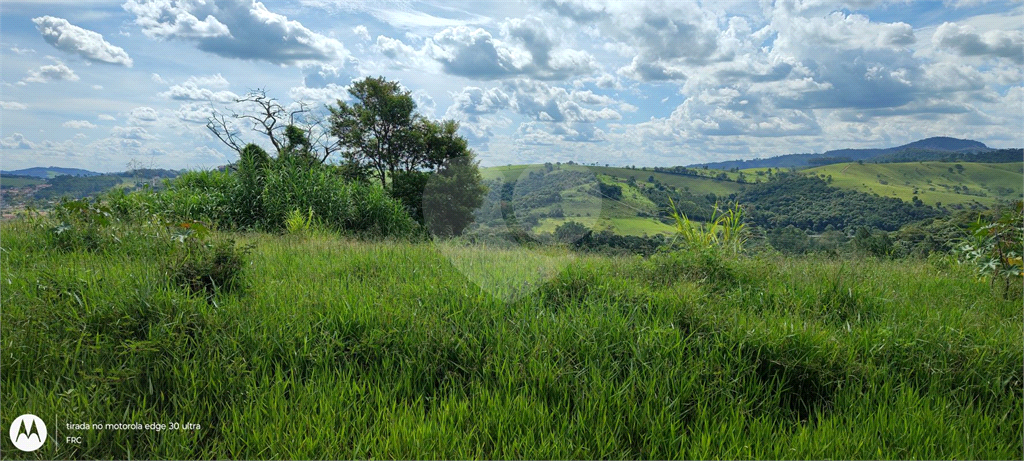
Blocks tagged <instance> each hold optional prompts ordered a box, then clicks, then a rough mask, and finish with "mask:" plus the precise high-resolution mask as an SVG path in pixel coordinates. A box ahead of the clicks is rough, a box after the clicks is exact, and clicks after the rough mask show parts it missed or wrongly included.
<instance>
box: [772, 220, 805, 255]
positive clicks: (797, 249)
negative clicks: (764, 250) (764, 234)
mask: <svg viewBox="0 0 1024 461" xmlns="http://www.w3.org/2000/svg"><path fill="white" fill-rule="evenodd" d="M768 243H769V244H771V246H772V248H775V249H776V250H779V251H781V252H783V253H788V254H804V253H807V252H808V251H811V249H812V248H813V244H812V243H811V238H810V237H808V236H807V233H806V232H804V231H802V230H800V229H797V228H796V227H793V225H792V224H790V225H788V226H786V227H777V228H775V229H772V230H771V231H769V232H768Z"/></svg>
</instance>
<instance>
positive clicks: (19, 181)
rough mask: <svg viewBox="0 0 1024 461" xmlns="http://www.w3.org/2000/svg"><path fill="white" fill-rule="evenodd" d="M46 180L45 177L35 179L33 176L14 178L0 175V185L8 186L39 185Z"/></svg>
mask: <svg viewBox="0 0 1024 461" xmlns="http://www.w3.org/2000/svg"><path fill="white" fill-rule="evenodd" d="M44 182H46V180H44V179H33V178H12V177H9V176H3V177H0V186H3V187H5V188H7V187H15V188H17V187H25V186H37V185H39V184H42V183H44Z"/></svg>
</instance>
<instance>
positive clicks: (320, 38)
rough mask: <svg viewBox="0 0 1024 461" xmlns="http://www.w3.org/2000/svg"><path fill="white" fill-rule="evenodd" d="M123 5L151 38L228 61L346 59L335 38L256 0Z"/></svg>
mask: <svg viewBox="0 0 1024 461" xmlns="http://www.w3.org/2000/svg"><path fill="white" fill-rule="evenodd" d="M123 7H124V9H125V10H126V11H128V12H129V13H132V14H134V15H135V23H136V24H137V25H139V26H140V27H142V32H143V33H144V34H146V35H147V36H149V37H152V38H157V39H181V40H187V41H192V42H194V43H195V44H196V46H197V47H198V48H199V49H200V50H203V51H206V52H208V53H213V54H216V55H218V56H223V57H226V58H234V59H245V60H263V61H267V62H271V63H274V64H297V63H301V62H308V61H318V62H332V61H337V60H342V59H344V58H345V57H347V56H348V55H349V53H348V51H347V50H346V49H345V46H344V45H343V44H342V43H341V42H339V41H338V40H335V39H333V38H329V37H326V36H324V35H321V34H318V33H316V32H313V31H311V30H309V29H308V28H306V27H305V26H303V25H302V24H301V23H299V22H298V21H294V20H289V19H288V18H287V17H286V16H284V15H281V14H277V13H274V12H271V11H270V10H268V9H267V8H266V6H264V5H263V3H260V2H257V1H255V0H233V1H220V2H215V1H200V0H192V1H181V2H178V1H174V0H155V1H150V2H145V1H142V0H128V1H127V2H126V3H125V4H124V5H123ZM200 18H202V19H200Z"/></svg>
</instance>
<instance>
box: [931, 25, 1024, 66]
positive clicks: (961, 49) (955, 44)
mask: <svg viewBox="0 0 1024 461" xmlns="http://www.w3.org/2000/svg"><path fill="white" fill-rule="evenodd" d="M932 40H933V41H934V42H935V43H936V44H937V45H938V46H940V47H943V48H949V49H952V50H954V51H955V52H956V53H957V54H959V55H960V56H993V57H1000V58H1006V59H1009V60H1010V61H1013V62H1014V63H1016V64H1018V65H1020V64H1024V31H1020V30H1015V31H1005V30H990V31H988V32H985V33H984V34H979V33H977V32H975V31H974V28H972V27H970V26H960V25H957V24H954V23H951V22H947V23H944V24H942V25H941V26H939V28H938V29H937V30H936V31H935V35H934V36H933V37H932Z"/></svg>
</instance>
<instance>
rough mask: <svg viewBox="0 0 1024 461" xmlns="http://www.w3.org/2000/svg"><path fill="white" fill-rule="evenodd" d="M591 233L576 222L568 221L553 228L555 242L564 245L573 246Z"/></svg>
mask: <svg viewBox="0 0 1024 461" xmlns="http://www.w3.org/2000/svg"><path fill="white" fill-rule="evenodd" d="M591 232H592V231H591V230H590V229H588V228H587V226H584V225H583V224H580V223H578V222H576V221H569V222H566V223H565V224H562V225H561V226H558V227H556V228H555V240H557V241H559V242H561V243H565V244H570V245H571V244H575V243H576V242H578V241H580V240H581V239H583V238H584V237H587V236H589V235H590V233H591Z"/></svg>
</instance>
